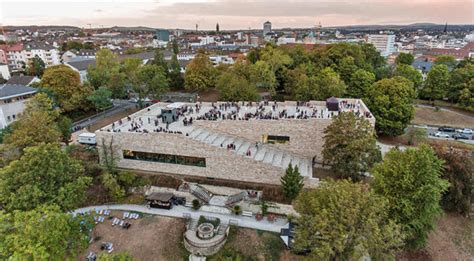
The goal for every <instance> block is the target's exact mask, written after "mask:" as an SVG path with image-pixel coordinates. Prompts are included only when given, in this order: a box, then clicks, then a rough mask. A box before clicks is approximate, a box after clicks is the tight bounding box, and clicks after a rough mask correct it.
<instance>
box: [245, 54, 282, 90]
mask: <svg viewBox="0 0 474 261" xmlns="http://www.w3.org/2000/svg"><path fill="white" fill-rule="evenodd" d="M246 66H250V68H249V70H250V79H249V80H250V81H251V82H253V83H255V85H256V87H257V88H263V89H266V90H269V91H270V93H272V94H274V93H275V87H276V85H277V79H276V77H275V74H274V73H273V72H272V71H271V69H270V65H269V64H268V63H266V62H264V61H257V62H256V63H255V64H253V65H246Z"/></svg>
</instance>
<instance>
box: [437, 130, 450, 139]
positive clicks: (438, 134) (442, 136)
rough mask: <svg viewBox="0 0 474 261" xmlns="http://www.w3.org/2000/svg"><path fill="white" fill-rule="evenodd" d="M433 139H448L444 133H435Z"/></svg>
mask: <svg viewBox="0 0 474 261" xmlns="http://www.w3.org/2000/svg"><path fill="white" fill-rule="evenodd" d="M435 137H438V138H449V135H448V134H446V133H442V132H440V131H438V132H436V133H435Z"/></svg>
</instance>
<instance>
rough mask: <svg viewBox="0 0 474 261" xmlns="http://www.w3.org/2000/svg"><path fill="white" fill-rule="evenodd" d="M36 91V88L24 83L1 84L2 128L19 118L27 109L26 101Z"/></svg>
mask: <svg viewBox="0 0 474 261" xmlns="http://www.w3.org/2000/svg"><path fill="white" fill-rule="evenodd" d="M36 92H37V90H36V89H34V88H31V87H28V86H24V85H14V84H3V85H0V129H3V128H5V127H6V126H8V125H10V124H11V123H12V122H14V121H16V120H18V118H19V117H20V116H21V114H22V113H23V110H24V109H25V102H26V101H28V99H30V98H31V97H32V96H33V95H34V94H35V93H36Z"/></svg>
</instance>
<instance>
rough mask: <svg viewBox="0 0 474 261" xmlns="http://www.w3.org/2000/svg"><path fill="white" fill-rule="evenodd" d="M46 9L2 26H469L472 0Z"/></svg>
mask: <svg viewBox="0 0 474 261" xmlns="http://www.w3.org/2000/svg"><path fill="white" fill-rule="evenodd" d="M48 4H50V5H51V3H50V2H42V4H41V6H39V7H38V8H29V11H28V12H29V13H28V15H26V14H27V13H26V11H25V10H24V5H18V6H17V7H16V8H17V9H18V10H16V11H17V12H16V13H15V14H10V15H8V14H9V13H11V12H10V10H9V8H10V6H7V5H5V6H3V8H2V9H4V11H3V12H4V16H5V17H4V18H5V19H4V20H5V23H12V24H18V23H22V21H25V20H27V21H31V17H35V18H38V22H43V21H57V20H60V21H61V19H62V21H63V22H64V23H66V22H70V23H77V25H84V24H88V23H92V24H102V25H107V26H112V25H121V26H137V25H144V26H152V27H163V28H194V25H195V24H196V23H198V24H199V27H200V28H201V29H212V28H214V27H215V24H216V22H219V24H220V25H221V28H222V29H239V28H248V27H252V28H261V27H262V23H263V22H265V21H266V20H270V21H272V23H273V25H274V27H310V26H314V25H315V24H317V23H319V22H321V23H322V24H323V26H334V25H351V24H392V23H393V24H407V23H414V22H435V23H445V22H448V23H451V24H454V23H466V24H472V23H474V15H473V11H472V10H473V5H474V1H472V0H397V1H392V0H334V1H330V0H160V1H151V0H136V1H132V2H127V3H126V4H124V3H122V4H118V2H117V1H111V0H108V1H105V0H104V1H98V2H97V3H94V2H77V0H76V1H70V2H68V4H63V5H57V4H56V5H54V6H49V7H48ZM71 5H74V7H75V8H73V7H72V6H71ZM11 8H14V7H11ZM40 8H41V9H44V10H40ZM73 9H74V10H73ZM46 10H47V11H46ZM51 10H54V12H51ZM99 10H100V11H99ZM14 11H15V10H14ZM0 12H2V11H0ZM7 16H9V17H7ZM7 18H8V19H7ZM45 23H47V22H45Z"/></svg>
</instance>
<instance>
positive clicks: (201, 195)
mask: <svg viewBox="0 0 474 261" xmlns="http://www.w3.org/2000/svg"><path fill="white" fill-rule="evenodd" d="M190 191H191V194H193V195H194V196H195V197H196V198H198V199H200V200H202V201H204V202H206V203H209V201H210V200H211V198H212V196H213V195H212V193H211V192H210V191H209V190H207V189H205V188H203V187H201V186H199V185H198V184H192V185H191V186H190Z"/></svg>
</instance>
